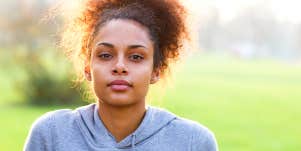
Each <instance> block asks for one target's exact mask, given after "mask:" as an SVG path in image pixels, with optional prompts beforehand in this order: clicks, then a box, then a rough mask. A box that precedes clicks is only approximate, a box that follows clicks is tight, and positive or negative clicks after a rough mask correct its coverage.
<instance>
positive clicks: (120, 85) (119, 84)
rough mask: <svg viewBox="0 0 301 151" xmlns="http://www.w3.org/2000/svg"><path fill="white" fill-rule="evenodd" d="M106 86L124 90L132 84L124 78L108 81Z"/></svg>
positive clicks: (114, 89)
mask: <svg viewBox="0 0 301 151" xmlns="http://www.w3.org/2000/svg"><path fill="white" fill-rule="evenodd" d="M108 86H109V87H111V89H112V90H113V91H126V90H128V89H129V88H130V87H132V85H131V84H130V83H129V82H127V81H125V80H114V81H112V82H111V83H109V84H108Z"/></svg>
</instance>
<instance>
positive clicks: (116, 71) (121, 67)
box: [112, 57, 128, 75]
mask: <svg viewBox="0 0 301 151" xmlns="http://www.w3.org/2000/svg"><path fill="white" fill-rule="evenodd" d="M112 74H113V75H127V74H128V69H127V67H126V65H125V62H124V59H123V58H121V57H119V58H118V60H117V62H116V64H115V65H114V67H113V69H112Z"/></svg>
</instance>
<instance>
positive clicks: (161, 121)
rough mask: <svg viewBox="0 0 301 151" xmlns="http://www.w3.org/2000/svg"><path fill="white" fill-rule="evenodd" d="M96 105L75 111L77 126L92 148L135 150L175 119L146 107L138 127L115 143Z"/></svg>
mask: <svg viewBox="0 0 301 151" xmlns="http://www.w3.org/2000/svg"><path fill="white" fill-rule="evenodd" d="M98 109H99V108H98V105H97V104H96V103H94V104H90V105H88V106H84V107H80V108H78V109H76V111H77V113H78V118H77V120H76V121H77V124H78V126H79V127H80V130H81V132H82V134H83V136H84V137H85V139H86V141H87V143H88V144H89V145H91V147H92V148H94V147H96V148H107V149H109V148H112V149H113V148H119V149H126V148H132V149H135V146H136V145H139V143H141V142H144V141H147V140H148V139H149V138H150V137H152V136H153V135H155V134H156V133H158V132H159V131H160V130H161V129H162V128H164V127H166V126H167V125H168V124H169V123H170V122H171V121H173V120H175V119H176V118H177V117H176V116H175V115H174V114H172V113H170V112H168V111H165V110H163V109H159V108H156V107H151V106H148V107H147V109H146V113H145V115H144V118H143V120H142V122H141V123H140V125H139V127H138V128H137V129H136V130H135V131H134V132H133V133H132V134H130V135H129V136H127V137H126V138H124V139H123V140H122V141H120V142H116V140H115V139H114V137H113V135H112V134H111V133H110V132H109V131H108V130H107V129H106V128H105V126H104V124H103V123H102V121H101V119H100V117H99V115H98Z"/></svg>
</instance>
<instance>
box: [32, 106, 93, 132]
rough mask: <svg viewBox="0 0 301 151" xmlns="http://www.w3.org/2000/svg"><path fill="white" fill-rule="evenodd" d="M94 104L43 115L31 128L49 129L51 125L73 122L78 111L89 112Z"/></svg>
mask: <svg viewBox="0 0 301 151" xmlns="http://www.w3.org/2000/svg"><path fill="white" fill-rule="evenodd" d="M93 106H94V104H89V105H86V106H81V107H78V108H76V109H58V110H53V111H49V112H46V113H44V114H43V115H41V116H40V117H38V118H37V119H36V120H35V121H34V123H33V124H32V127H33V128H49V127H50V126H52V125H54V124H55V125H57V124H60V123H61V124H64V125H66V124H67V123H68V122H73V121H74V120H75V119H76V118H77V117H78V116H79V111H81V112H90V108H93Z"/></svg>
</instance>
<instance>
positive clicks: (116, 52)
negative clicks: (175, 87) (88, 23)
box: [85, 19, 159, 106]
mask: <svg viewBox="0 0 301 151" xmlns="http://www.w3.org/2000/svg"><path fill="white" fill-rule="evenodd" d="M153 55H154V48H153V42H152V41H151V39H150V36H149V34H148V29H147V28H146V27H144V26H142V25H141V24H139V23H137V22H135V21H132V20H125V19H116V20H111V21H109V22H107V23H106V24H105V25H103V26H102V27H101V28H100V29H99V31H98V33H97V35H96V36H95V39H94V41H93V44H92V52H91V60H90V63H89V64H87V65H86V67H85V73H86V74H85V75H86V78H87V80H89V81H90V82H91V83H92V85H93V89H94V92H95V94H96V96H97V97H98V99H99V101H101V102H103V103H106V104H108V105H113V106H128V105H133V104H136V103H139V102H140V103H141V102H142V101H143V102H144V101H145V96H146V94H147V91H148V87H149V84H152V83H155V82H156V81H157V79H158V75H159V73H158V72H153V61H154V60H153Z"/></svg>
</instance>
